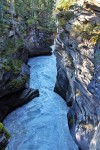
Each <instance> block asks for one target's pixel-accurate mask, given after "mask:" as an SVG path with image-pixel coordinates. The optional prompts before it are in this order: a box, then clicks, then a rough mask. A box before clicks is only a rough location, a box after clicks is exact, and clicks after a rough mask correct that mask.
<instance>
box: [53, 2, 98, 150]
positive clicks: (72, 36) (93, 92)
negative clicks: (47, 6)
mask: <svg viewBox="0 0 100 150" xmlns="http://www.w3.org/2000/svg"><path fill="white" fill-rule="evenodd" d="M55 55H56V58H57V81H56V85H55V91H56V92H58V93H59V94H60V95H61V96H62V97H63V98H64V99H65V100H66V103H67V105H68V106H70V109H69V112H68V121H69V129H70V132H71V134H72V136H73V138H74V140H75V142H76V143H77V144H78V146H79V148H80V149H81V150H89V149H90V150H92V148H93V147H94V148H93V150H97V149H98V150H99V145H100V144H99V143H100V130H99V128H100V123H99V122H100V5H99V3H98V5H94V3H89V2H85V3H84V7H83V6H78V5H74V6H72V7H70V9H69V10H68V11H59V13H58V14H57V37H56V39H55Z"/></svg>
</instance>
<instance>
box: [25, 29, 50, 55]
mask: <svg viewBox="0 0 100 150" xmlns="http://www.w3.org/2000/svg"><path fill="white" fill-rule="evenodd" d="M26 41H27V43H28V44H27V45H28V50H29V56H30V57H33V56H41V55H51V54H52V49H51V48H50V46H51V45H52V44H53V35H52V33H51V32H47V31H45V30H37V29H34V30H32V31H30V33H29V34H28V36H27V39H26Z"/></svg>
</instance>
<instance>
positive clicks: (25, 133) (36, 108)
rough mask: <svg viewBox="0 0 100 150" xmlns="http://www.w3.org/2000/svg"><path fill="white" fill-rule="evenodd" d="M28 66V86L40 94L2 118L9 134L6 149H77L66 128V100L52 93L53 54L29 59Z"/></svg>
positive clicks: (54, 72)
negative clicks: (9, 137)
mask: <svg viewBox="0 0 100 150" xmlns="http://www.w3.org/2000/svg"><path fill="white" fill-rule="evenodd" d="M29 65H30V66H31V68H30V73H31V75H30V87H31V88H37V89H39V91H40V97H38V98H35V99H34V100H33V101H31V102H29V103H28V104H27V105H24V106H22V107H21V108H18V109H17V110H15V111H14V112H12V113H11V114H10V115H9V116H8V117H7V118H6V119H5V121H4V124H5V126H6V128H7V129H8V131H9V132H10V133H11V135H12V137H11V139H10V142H9V145H8V147H7V148H6V150H9V149H10V150H15V149H16V150H78V148H77V146H76V144H75V143H74V141H73V139H72V137H71V135H70V132H69V129H68V123H67V111H68V108H67V106H66V103H65V101H64V100H63V99H62V98H61V97H60V96H59V95H57V94H56V93H54V92H53V89H54V84H55V81H56V60H55V57H54V56H43V57H36V58H31V59H30V60H29Z"/></svg>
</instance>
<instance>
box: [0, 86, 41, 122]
mask: <svg viewBox="0 0 100 150" xmlns="http://www.w3.org/2000/svg"><path fill="white" fill-rule="evenodd" d="M37 96H39V91H38V90H37V89H35V90H34V89H32V88H25V89H23V90H20V91H18V92H15V93H12V94H8V95H5V96H3V97H2V98H0V121H3V119H4V118H5V117H6V116H7V115H8V114H9V113H10V112H11V111H13V110H14V109H16V108H17V107H20V106H22V105H24V104H26V103H28V102H29V101H30V100H32V99H33V98H35V97H37Z"/></svg>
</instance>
